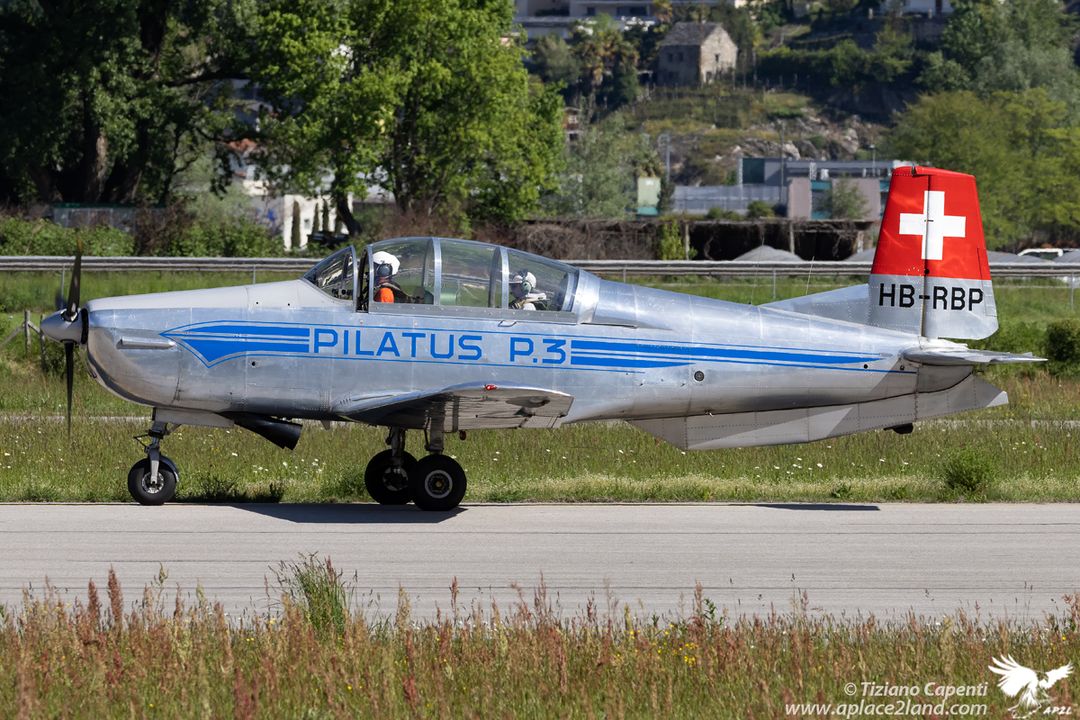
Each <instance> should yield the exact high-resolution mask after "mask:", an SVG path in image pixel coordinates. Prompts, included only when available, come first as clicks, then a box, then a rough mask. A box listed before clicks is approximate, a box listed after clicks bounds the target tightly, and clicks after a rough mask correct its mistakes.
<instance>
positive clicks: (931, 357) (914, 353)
mask: <svg viewBox="0 0 1080 720" xmlns="http://www.w3.org/2000/svg"><path fill="white" fill-rule="evenodd" d="M900 356H901V357H902V358H903V359H905V360H910V361H911V362H917V363H919V364H921V365H998V364H1003V363H1033V362H1045V361H1046V358H1041V357H1035V356H1034V355H1032V354H1031V353H1023V354H1017V353H1007V352H995V351H993V350H973V349H971V348H966V347H960V348H943V349H938V350H927V349H925V348H911V349H910V350H903V351H901V353H900Z"/></svg>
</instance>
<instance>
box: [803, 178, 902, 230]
mask: <svg viewBox="0 0 1080 720" xmlns="http://www.w3.org/2000/svg"><path fill="white" fill-rule="evenodd" d="M839 183H851V184H852V185H853V186H854V187H855V189H856V190H858V192H859V195H861V196H862V199H863V203H864V205H865V208H866V212H865V213H864V214H863V215H862V216H860V217H856V218H851V219H852V220H877V219H878V218H880V217H881V213H882V211H883V210H884V208H885V206H884V202H883V200H882V185H883V182H882V181H880V180H878V179H876V178H845V177H839V178H834V179H831V180H811V179H810V178H809V177H795V178H792V179H791V180H790V181H789V182H788V186H787V217H789V218H791V219H793V220H828V219H832V215H831V214H830V213H829V211H828V209H827V208H826V207H825V203H826V200H827V198H828V195H829V193H830V192H831V191H832V190H833V189H835V188H836V186H837V185H838V184H839ZM884 184H885V185H886V186H885V190H884V192H885V193H886V194H887V193H888V186H887V181H886V183H884Z"/></svg>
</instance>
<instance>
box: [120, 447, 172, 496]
mask: <svg viewBox="0 0 1080 720" xmlns="http://www.w3.org/2000/svg"><path fill="white" fill-rule="evenodd" d="M178 480H179V473H178V472H177V471H176V465H175V464H174V463H173V461H172V460H170V459H169V458H167V457H165V456H164V455H161V456H159V458H158V468H157V473H155V474H151V471H150V459H149V458H143V459H142V460H140V461H139V462H137V463H135V464H134V465H132V466H131V470H130V471H128V492H129V493H131V497H133V498H135V500H136V502H138V503H139V504H140V505H164V504H165V503H167V502H169V501H170V500H172V499H173V497H174V496H175V495H176V483H177V481H178Z"/></svg>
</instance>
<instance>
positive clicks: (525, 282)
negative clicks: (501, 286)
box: [510, 270, 536, 293]
mask: <svg viewBox="0 0 1080 720" xmlns="http://www.w3.org/2000/svg"><path fill="white" fill-rule="evenodd" d="M510 284H511V285H520V286H521V289H522V290H523V291H524V292H525V293H531V292H532V291H533V290H535V289H536V276H535V275H533V274H532V273H531V272H529V271H528V270H518V271H517V272H516V273H514V275H513V277H511V278H510Z"/></svg>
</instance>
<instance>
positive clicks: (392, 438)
mask: <svg viewBox="0 0 1080 720" xmlns="http://www.w3.org/2000/svg"><path fill="white" fill-rule="evenodd" d="M386 444H387V445H389V446H390V449H389V450H383V451H382V452H381V453H379V454H378V455H376V456H375V457H373V458H372V459H371V462H370V463H368V466H367V470H365V471H364V485H365V486H366V487H367V491H368V494H369V495H371V498H372V499H373V500H375V502H377V503H379V504H381V505H403V504H405V503H407V502H409V500H412V501H413V502H414V503H416V506H417V507H418V508H420V509H421V510H453V509H454V508H456V507H457V506H458V505H459V504H460V503H461V500H462V498H464V497H465V489H466V485H467V479H466V477H465V471H464V470H463V469H462V467H461V465H459V464H458V462H457V461H456V460H454V459H453V458H450V457H447V456H446V455H443V454H442V452H443V431H442V430H441V429H439V430H431V431H429V433H428V440H427V443H426V445H425V449H426V450H427V451H428V452H429V453H431V454H430V455H427V456H426V457H424V458H422V459H421V460H419V461H417V460H416V458H414V457H413V456H412V455H410V454H409V453H407V452H405V430H404V429H403V428H391V429H390V435H389V436H388V437H387V438H386Z"/></svg>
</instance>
